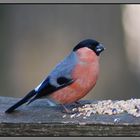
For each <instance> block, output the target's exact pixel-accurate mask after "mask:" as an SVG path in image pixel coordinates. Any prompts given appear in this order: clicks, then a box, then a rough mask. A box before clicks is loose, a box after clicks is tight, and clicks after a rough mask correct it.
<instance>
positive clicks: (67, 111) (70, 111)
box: [61, 104, 75, 114]
mask: <svg viewBox="0 0 140 140" xmlns="http://www.w3.org/2000/svg"><path fill="white" fill-rule="evenodd" d="M61 105H62V107H63V108H64V111H63V112H64V113H68V114H73V113H75V111H72V110H69V109H68V108H66V107H65V106H64V105H63V104H61Z"/></svg>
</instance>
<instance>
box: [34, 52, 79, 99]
mask: <svg viewBox="0 0 140 140" xmlns="http://www.w3.org/2000/svg"><path fill="white" fill-rule="evenodd" d="M76 63H77V57H76V54H75V53H74V52H72V53H71V54H70V55H69V56H68V57H66V58H65V59H64V60H63V61H62V62H60V63H59V64H58V65H57V66H56V67H55V68H54V69H53V71H52V72H51V73H50V74H49V76H48V77H47V78H46V79H45V80H44V81H43V82H42V83H41V84H40V85H39V86H37V87H36V88H35V91H36V92H37V95H36V96H37V97H39V98H40V97H42V96H47V95H49V94H51V93H52V92H54V91H56V90H59V89H61V88H63V87H66V86H67V85H69V84H71V83H73V78H72V70H73V69H74V67H75V65H76Z"/></svg>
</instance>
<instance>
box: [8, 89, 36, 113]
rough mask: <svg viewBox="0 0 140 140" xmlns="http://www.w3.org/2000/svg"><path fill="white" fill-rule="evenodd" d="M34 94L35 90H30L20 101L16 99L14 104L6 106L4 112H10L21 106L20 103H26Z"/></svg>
mask: <svg viewBox="0 0 140 140" xmlns="http://www.w3.org/2000/svg"><path fill="white" fill-rule="evenodd" d="M35 94H36V92H35V90H32V91H30V92H29V93H28V94H27V95H26V96H25V97H24V98H22V99H21V100H20V101H18V102H17V103H16V104H14V105H13V106H11V107H10V108H8V109H7V110H6V111H5V113H11V112H13V111H14V110H15V109H16V108H18V107H19V106H21V105H22V104H24V103H26V102H28V101H29V99H30V98H32V97H33V96H34V95H35Z"/></svg>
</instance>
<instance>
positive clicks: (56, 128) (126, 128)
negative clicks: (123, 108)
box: [0, 97, 140, 136]
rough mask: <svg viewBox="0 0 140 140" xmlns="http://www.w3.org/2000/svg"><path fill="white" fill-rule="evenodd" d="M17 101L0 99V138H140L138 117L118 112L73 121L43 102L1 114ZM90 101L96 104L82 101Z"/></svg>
mask: <svg viewBox="0 0 140 140" xmlns="http://www.w3.org/2000/svg"><path fill="white" fill-rule="evenodd" d="M18 100H19V99H18V98H9V97H0V136H140V117H134V116H132V115H129V114H127V113H121V114H117V115H99V114H92V115H91V116H90V117H87V118H86V119H84V118H83V117H82V116H79V117H76V118H72V117H71V115H70V114H66V113H62V107H61V106H58V107H49V106H48V105H47V103H46V100H45V99H42V100H37V101H35V102H33V103H32V104H30V105H28V106H27V105H23V106H21V107H19V108H18V109H17V111H15V112H13V113H11V114H5V113H4V111H5V110H6V109H7V108H8V107H10V106H11V105H13V104H14V103H15V102H16V101H18ZM91 102H95V101H81V103H91ZM73 106H74V104H72V105H69V106H67V107H68V108H72V107H73ZM64 116H65V117H64Z"/></svg>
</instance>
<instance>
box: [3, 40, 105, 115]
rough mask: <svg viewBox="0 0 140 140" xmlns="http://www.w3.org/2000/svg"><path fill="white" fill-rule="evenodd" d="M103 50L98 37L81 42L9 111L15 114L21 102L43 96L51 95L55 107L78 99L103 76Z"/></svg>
mask: <svg viewBox="0 0 140 140" xmlns="http://www.w3.org/2000/svg"><path fill="white" fill-rule="evenodd" d="M103 50H104V47H103V45H102V44H100V43H99V42H97V41H95V40H92V39H86V40H84V41H81V42H80V43H79V44H78V45H76V46H75V47H74V48H73V50H72V52H71V53H70V54H69V55H68V56H67V57H66V58H65V59H64V60H63V61H61V62H60V63H59V64H57V65H56V67H55V68H54V69H53V70H52V72H51V73H50V74H49V75H48V76H47V78H46V79H44V80H43V81H42V82H41V83H40V84H39V85H38V86H37V87H36V88H35V89H33V90H32V91H30V92H29V93H28V94H27V95H26V96H25V97H24V98H22V99H21V100H20V101H18V102H17V103H16V104H14V105H13V106H12V107H10V108H9V109H7V110H6V111H5V112H6V113H11V112H13V111H14V110H15V109H16V108H18V107H19V106H20V105H22V104H24V103H26V102H27V103H28V104H30V103H31V102H33V101H34V100H36V99H39V98H47V99H48V103H49V104H50V105H51V106H53V105H57V104H58V103H59V104H61V105H63V107H64V108H65V106H64V104H69V103H73V102H77V101H78V100H79V99H81V98H82V97H84V96H85V95H86V94H87V93H88V92H89V91H90V90H91V89H92V88H93V87H94V86H95V84H96V81H97V79H98V76H99V55H100V53H101V52H102V51H103ZM65 109H66V108H65ZM66 110H67V109H66Z"/></svg>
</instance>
